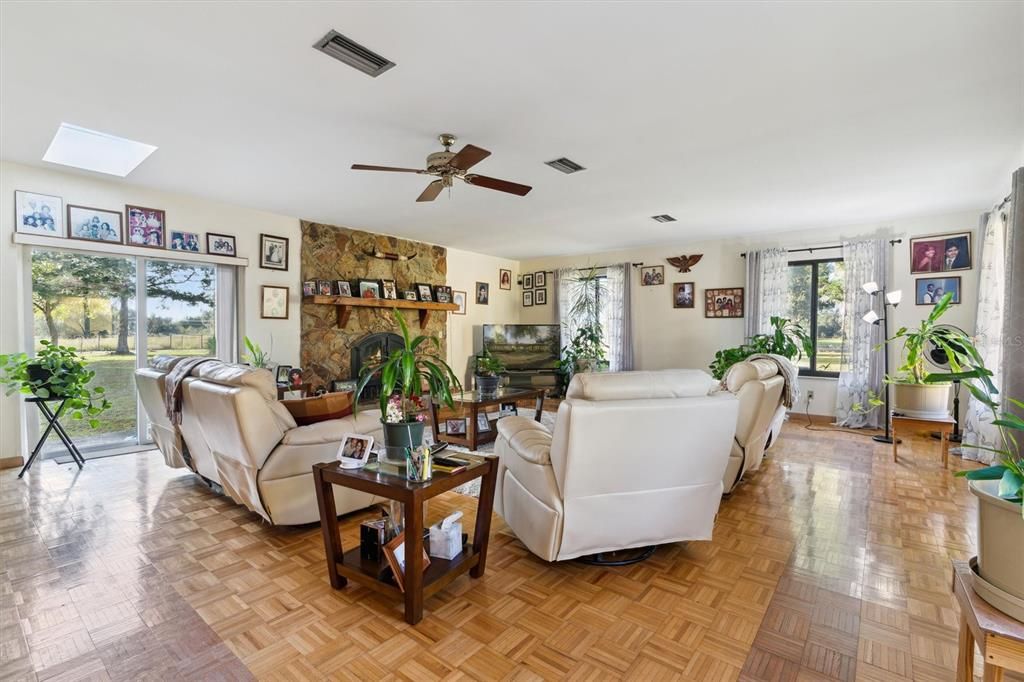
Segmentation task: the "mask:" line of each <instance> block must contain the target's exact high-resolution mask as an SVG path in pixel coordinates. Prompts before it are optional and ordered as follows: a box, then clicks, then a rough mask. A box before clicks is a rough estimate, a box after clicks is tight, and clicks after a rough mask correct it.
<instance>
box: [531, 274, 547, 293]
mask: <svg viewBox="0 0 1024 682" xmlns="http://www.w3.org/2000/svg"><path fill="white" fill-rule="evenodd" d="M547 285H548V274H547V273H546V272H544V271H543V270H541V271H540V272H535V273H533V286H535V287H537V288H538V289H540V288H542V287H546V286H547Z"/></svg>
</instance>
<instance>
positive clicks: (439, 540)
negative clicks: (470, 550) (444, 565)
mask: <svg viewBox="0 0 1024 682" xmlns="http://www.w3.org/2000/svg"><path fill="white" fill-rule="evenodd" d="M461 552H462V522H461V521H456V522H455V523H453V524H452V525H451V527H450V528H441V524H440V523H439V524H437V525H434V526H431V527H430V556H432V557H438V558H439V559H454V558H455V557H456V556H458V555H459V554H460V553H461Z"/></svg>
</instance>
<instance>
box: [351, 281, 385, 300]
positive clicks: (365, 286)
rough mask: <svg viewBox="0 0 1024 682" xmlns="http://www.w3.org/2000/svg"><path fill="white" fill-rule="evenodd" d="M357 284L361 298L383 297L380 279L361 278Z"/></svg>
mask: <svg viewBox="0 0 1024 682" xmlns="http://www.w3.org/2000/svg"><path fill="white" fill-rule="evenodd" d="M356 286H358V287H359V298H383V296H381V291H380V280H379V279H361V280H359V281H357V282H356Z"/></svg>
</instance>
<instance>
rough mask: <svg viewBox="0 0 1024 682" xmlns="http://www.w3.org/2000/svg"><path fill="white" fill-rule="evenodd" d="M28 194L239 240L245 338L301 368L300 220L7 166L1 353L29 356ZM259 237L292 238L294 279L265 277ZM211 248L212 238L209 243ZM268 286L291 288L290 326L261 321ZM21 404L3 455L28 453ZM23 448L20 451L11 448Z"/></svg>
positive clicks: (1, 233)
mask: <svg viewBox="0 0 1024 682" xmlns="http://www.w3.org/2000/svg"><path fill="white" fill-rule="evenodd" d="M16 189H18V190H25V191H30V192H40V193H42V194H52V195H56V196H59V197H62V198H63V199H64V205H65V207H66V206H67V204H68V203H72V204H81V205H85V206H95V207H98V208H109V209H111V210H116V211H121V212H123V211H124V206H125V204H137V205H140V206H152V207H154V208H160V209H163V210H165V211H167V225H168V227H170V228H171V229H183V230H189V231H192V232H201V233H204V234H205V233H206V232H218V233H222V234H229V235H234V236H235V237H236V238H237V239H236V243H237V248H238V255H239V256H243V257H246V258H248V259H249V262H250V266H249V267H248V268H246V269H245V272H244V280H245V296H244V299H243V300H244V303H243V307H244V317H243V320H242V324H243V325H244V327H243V331H244V333H246V334H248V335H249V336H250V337H252V338H253V339H255V340H257V341H258V342H259V343H260V344H261V345H262V346H263V347H264V348H269V347H270V345H271V339H273V358H274V359H275V360H279V361H281V362H284V363H287V364H298V358H299V297H300V296H301V293H302V290H301V285H300V284H299V281H298V278H299V273H298V269H299V251H298V248H299V243H300V239H299V221H298V219H296V218H289V217H286V216H280V215H274V214H272V213H264V212H262V211H254V210H251V209H247V208H241V207H238V206H231V205H228V204H223V203H218V202H214V201H209V200H206V199H201V198H198V197H191V196H186V195H182V194H175V193H171V192H161V191H156V190H151V189H147V188H144V187H138V186H135V185H131V184H129V183H127V182H123V181H116V180H105V179H100V178H98V177H97V176H95V175H92V174H84V173H81V174H79V173H64V172H59V171H54V170H51V169H48V168H37V167H34V166H25V165H21V164H14V163H9V162H6V161H4V162H0V291H3V292H4V295H3V296H2V297H0V352H3V353H9V352H14V351H22V350H26V349H25V348H24V338H25V333H26V331H25V324H24V320H25V308H24V305H25V293H24V284H23V280H24V278H25V273H24V272H23V268H22V264H21V263H22V261H21V251H22V249H24V248H28V247H21V246H15V245H14V244H12V243H11V234H12V233H13V231H14V191H15V190H16ZM260 233H266V234H272V235H276V236H280V237H287V238H288V239H289V240H290V241H289V253H288V260H289V267H288V271H287V272H280V271H275V270H264V269H262V268H260V267H259V266H258V263H259V236H260ZM204 249H205V238H204ZM264 284H276V285H280V286H288V287H290V289H291V292H290V296H291V300H290V306H289V308H290V315H289V319H287V320H263V319H261V318H260V310H259V296H260V287H261V286H262V285H264ZM18 403H19V398H17V397H9V398H8V397H0V442H2V443H4V445H5V450H4V451H3V452H2V453H0V456H11V455H15V454H23V453H24V452H25V449H26V448H25V443H24V442H23V434H22V428H21V417H20V411H19V408H18ZM18 442H20V443H21V447H20V448H19V449H18V451H17V452H11V451H10V450H9V449H8V448H10V444H12V443H18Z"/></svg>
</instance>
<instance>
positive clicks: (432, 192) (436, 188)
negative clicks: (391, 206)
mask: <svg viewBox="0 0 1024 682" xmlns="http://www.w3.org/2000/svg"><path fill="white" fill-rule="evenodd" d="M442 189H444V182H443V181H441V180H434V181H433V182H432V183H430V184H429V185H427V188H426V189H425V190H423V194H421V195H419V196H418V197H416V201H433V200H434V199H436V198H437V195H438V194H440V193H441V190H442Z"/></svg>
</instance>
